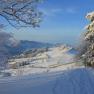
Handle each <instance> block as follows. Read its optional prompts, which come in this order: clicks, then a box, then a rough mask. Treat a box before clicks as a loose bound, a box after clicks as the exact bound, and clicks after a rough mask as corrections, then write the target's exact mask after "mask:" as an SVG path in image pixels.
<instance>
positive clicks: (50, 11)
mask: <svg viewBox="0 0 94 94" xmlns="http://www.w3.org/2000/svg"><path fill="white" fill-rule="evenodd" d="M42 12H43V13H44V15H45V16H50V17H52V16H57V15H59V14H65V13H69V14H75V13H77V10H76V9H75V8H64V9H63V8H52V9H42Z"/></svg>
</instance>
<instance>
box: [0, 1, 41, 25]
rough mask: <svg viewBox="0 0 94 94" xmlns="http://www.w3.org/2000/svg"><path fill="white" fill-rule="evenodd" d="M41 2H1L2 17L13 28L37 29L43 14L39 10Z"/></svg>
mask: <svg viewBox="0 0 94 94" xmlns="http://www.w3.org/2000/svg"><path fill="white" fill-rule="evenodd" d="M39 2H40V0H0V16H1V17H3V18H5V19H6V20H7V21H8V22H9V24H11V25H12V26H32V27H37V26H39V23H40V21H41V14H42V13H41V12H39V11H38V9H37V5H38V4H39ZM0 24H1V25H2V23H0Z"/></svg>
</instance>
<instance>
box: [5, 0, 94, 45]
mask: <svg viewBox="0 0 94 94" xmlns="http://www.w3.org/2000/svg"><path fill="white" fill-rule="evenodd" d="M39 9H40V10H41V11H42V12H43V15H44V16H43V19H42V22H41V23H40V27H39V28H35V29H33V28H21V29H19V30H17V29H14V28H13V27H11V26H9V27H7V28H6V31H7V32H12V33H13V34H14V36H15V38H16V39H18V40H31V41H40V42H48V43H64V44H70V45H75V44H76V43H78V41H79V39H80V35H81V34H82V33H83V32H84V31H85V30H84V27H85V26H86V25H87V24H89V21H88V20H87V19H86V18H85V16H86V14H87V13H88V12H92V11H94V0H44V2H43V3H41V4H40V6H39Z"/></svg>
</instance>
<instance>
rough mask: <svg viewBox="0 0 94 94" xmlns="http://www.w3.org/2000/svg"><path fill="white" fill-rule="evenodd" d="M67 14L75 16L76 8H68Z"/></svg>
mask: <svg viewBox="0 0 94 94" xmlns="http://www.w3.org/2000/svg"><path fill="white" fill-rule="evenodd" d="M66 12H67V13H70V14H75V13H76V12H77V10H76V9H75V8H67V9H66Z"/></svg>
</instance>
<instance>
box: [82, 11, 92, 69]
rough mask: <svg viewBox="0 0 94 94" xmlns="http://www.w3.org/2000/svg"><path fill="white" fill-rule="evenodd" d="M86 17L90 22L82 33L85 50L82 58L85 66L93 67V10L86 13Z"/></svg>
mask: <svg viewBox="0 0 94 94" xmlns="http://www.w3.org/2000/svg"><path fill="white" fill-rule="evenodd" d="M86 18H87V19H88V20H90V24H89V25H87V26H86V30H87V32H86V33H85V35H84V41H85V43H86V45H85V46H84V47H85V49H86V50H85V51H84V53H83V55H82V58H83V60H84V64H85V65H86V66H91V67H94V12H91V13H88V14H87V16H86Z"/></svg>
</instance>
